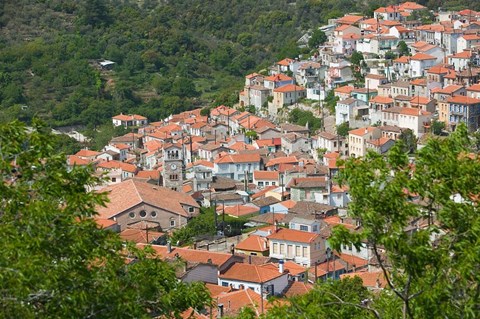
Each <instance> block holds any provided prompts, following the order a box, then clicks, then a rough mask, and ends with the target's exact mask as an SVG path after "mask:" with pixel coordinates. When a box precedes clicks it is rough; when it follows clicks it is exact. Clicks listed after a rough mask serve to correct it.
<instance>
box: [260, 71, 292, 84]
mask: <svg viewBox="0 0 480 319" xmlns="http://www.w3.org/2000/svg"><path fill="white" fill-rule="evenodd" d="M292 80H293V79H292V78H291V77H289V76H287V75H285V74H283V73H278V74H275V75H270V76H267V77H266V78H265V81H271V82H284V81H292Z"/></svg>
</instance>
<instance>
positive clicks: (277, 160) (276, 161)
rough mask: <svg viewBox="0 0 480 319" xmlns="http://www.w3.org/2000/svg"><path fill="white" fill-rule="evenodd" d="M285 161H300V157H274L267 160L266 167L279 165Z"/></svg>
mask: <svg viewBox="0 0 480 319" xmlns="http://www.w3.org/2000/svg"><path fill="white" fill-rule="evenodd" d="M283 163H294V164H296V163H298V159H297V158H296V157H295V156H287V157H277V158H272V159H271V160H269V161H268V162H267V164H266V165H265V166H266V167H270V166H274V165H279V164H283Z"/></svg>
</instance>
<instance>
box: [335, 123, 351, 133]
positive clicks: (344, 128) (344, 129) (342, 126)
mask: <svg viewBox="0 0 480 319" xmlns="http://www.w3.org/2000/svg"><path fill="white" fill-rule="evenodd" d="M349 130H350V126H349V125H348V122H345V123H342V124H340V125H337V134H338V135H340V136H348V131H349Z"/></svg>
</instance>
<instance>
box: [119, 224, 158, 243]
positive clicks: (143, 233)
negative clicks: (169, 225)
mask: <svg viewBox="0 0 480 319" xmlns="http://www.w3.org/2000/svg"><path fill="white" fill-rule="evenodd" d="M119 235H120V237H121V238H122V239H123V240H125V241H133V242H135V243H144V244H148V243H151V242H152V241H155V240H157V239H159V238H160V237H162V236H163V235H165V234H164V233H162V232H157V231H152V230H148V231H147V230H146V229H132V228H128V229H125V230H123V231H122V232H120V234H119Z"/></svg>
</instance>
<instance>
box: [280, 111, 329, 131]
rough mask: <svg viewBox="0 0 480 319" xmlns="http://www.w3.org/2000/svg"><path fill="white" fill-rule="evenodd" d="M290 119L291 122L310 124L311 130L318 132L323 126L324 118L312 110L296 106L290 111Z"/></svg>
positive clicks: (303, 124)
mask: <svg viewBox="0 0 480 319" xmlns="http://www.w3.org/2000/svg"><path fill="white" fill-rule="evenodd" d="M288 120H289V121H290V122H291V123H294V124H298V125H302V126H305V125H307V124H308V127H309V129H310V132H316V131H317V130H318V129H320V128H321V127H322V120H321V119H320V118H318V117H316V116H315V115H314V114H313V113H312V112H311V111H304V110H302V109H299V108H296V109H293V110H291V111H290V114H289V115H288Z"/></svg>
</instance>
